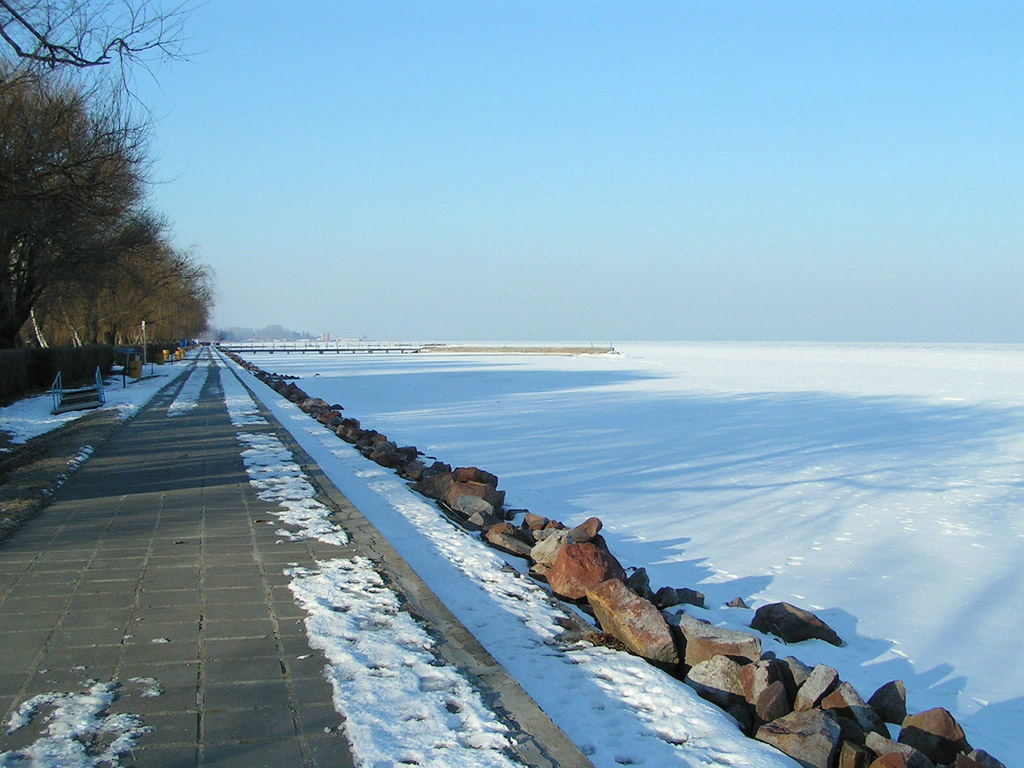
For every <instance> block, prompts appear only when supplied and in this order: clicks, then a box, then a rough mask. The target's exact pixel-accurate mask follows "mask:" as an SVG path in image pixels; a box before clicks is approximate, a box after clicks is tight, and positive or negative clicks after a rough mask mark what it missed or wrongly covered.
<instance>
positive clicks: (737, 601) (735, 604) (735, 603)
mask: <svg viewBox="0 0 1024 768" xmlns="http://www.w3.org/2000/svg"><path fill="white" fill-rule="evenodd" d="M725 605H726V607H727V608H747V609H749V608H750V606H749V605H747V604H746V603H745V602H743V598H742V597H734V598H733V599H732V600H730V601H729V602H728V603H726V604H725Z"/></svg>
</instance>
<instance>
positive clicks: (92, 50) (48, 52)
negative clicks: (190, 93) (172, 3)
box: [0, 0, 187, 72]
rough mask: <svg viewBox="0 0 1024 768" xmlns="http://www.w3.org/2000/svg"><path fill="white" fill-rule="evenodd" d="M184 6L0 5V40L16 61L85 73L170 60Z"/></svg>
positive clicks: (95, 0)
mask: <svg viewBox="0 0 1024 768" xmlns="http://www.w3.org/2000/svg"><path fill="white" fill-rule="evenodd" d="M186 16H187V11H186V10H185V7H184V6H176V7H173V8H171V9H166V8H164V7H162V6H161V4H160V3H159V2H157V1H156V0H0V38H2V40H3V43H4V44H6V47H7V50H8V52H9V53H11V54H13V55H14V56H15V57H17V58H18V59H21V60H23V61H27V62H33V63H36V64H41V65H43V66H45V67H48V68H51V69H57V68H64V67H71V68H74V69H90V68H94V67H104V66H107V65H109V64H116V65H118V66H119V67H120V69H121V70H122V72H123V71H124V70H125V68H126V66H127V65H128V64H129V63H132V62H138V61H147V60H152V59H161V58H176V57H178V56H179V55H180V53H181V44H182V24H183V22H184V20H185V17H186Z"/></svg>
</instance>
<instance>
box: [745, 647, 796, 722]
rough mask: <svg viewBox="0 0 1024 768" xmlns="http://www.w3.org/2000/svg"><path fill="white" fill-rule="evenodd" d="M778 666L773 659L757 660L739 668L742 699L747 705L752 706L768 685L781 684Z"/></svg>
mask: <svg viewBox="0 0 1024 768" xmlns="http://www.w3.org/2000/svg"><path fill="white" fill-rule="evenodd" d="M780 666H781V664H780V663H779V662H778V661H776V660H775V659H758V660H757V661H755V662H753V663H752V664H745V665H744V666H743V667H741V668H740V682H741V683H742V684H743V697H744V698H745V699H746V700H747V703H748V704H754V702H756V701H757V699H758V697H759V696H760V695H761V694H762V693H763V692H764V690H765V689H766V688H767V687H768V686H769V685H771V684H772V683H774V682H776V681H779V682H781V680H782V675H781V672H780V669H779V668H780ZM783 689H785V686H783ZM773 719H774V718H773Z"/></svg>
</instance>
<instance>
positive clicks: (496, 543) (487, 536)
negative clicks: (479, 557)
mask: <svg viewBox="0 0 1024 768" xmlns="http://www.w3.org/2000/svg"><path fill="white" fill-rule="evenodd" d="M518 530H519V529H518V528H516V527H515V526H514V525H512V523H498V524H497V525H492V526H491V527H490V528H488V529H487V531H486V532H485V533H484V540H485V541H486V542H487V543H488V544H490V545H491V546H493V547H497V548H498V549H500V550H502V551H504V552H508V553H509V554H510V555H517V556H518V557H529V556H530V545H529V544H527V543H526V542H525V541H523V540H522V539H520V538H519V536H518V534H517V532H518Z"/></svg>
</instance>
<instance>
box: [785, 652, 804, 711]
mask: <svg viewBox="0 0 1024 768" xmlns="http://www.w3.org/2000/svg"><path fill="white" fill-rule="evenodd" d="M779 663H780V664H781V665H782V666H781V667H780V668H779V671H780V672H781V673H782V682H784V683H785V684H786V693H787V694H789V700H790V701H791V702H792V701H795V700H796V692H797V691H798V690H800V686H801V685H803V684H804V682H805V681H806V680H807V678H808V677H810V676H811V668H810V667H809V666H807V665H806V664H804V663H803V662H802V661H800V659H798V658H796V657H794V656H784V657H783V658H781V659H779Z"/></svg>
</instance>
